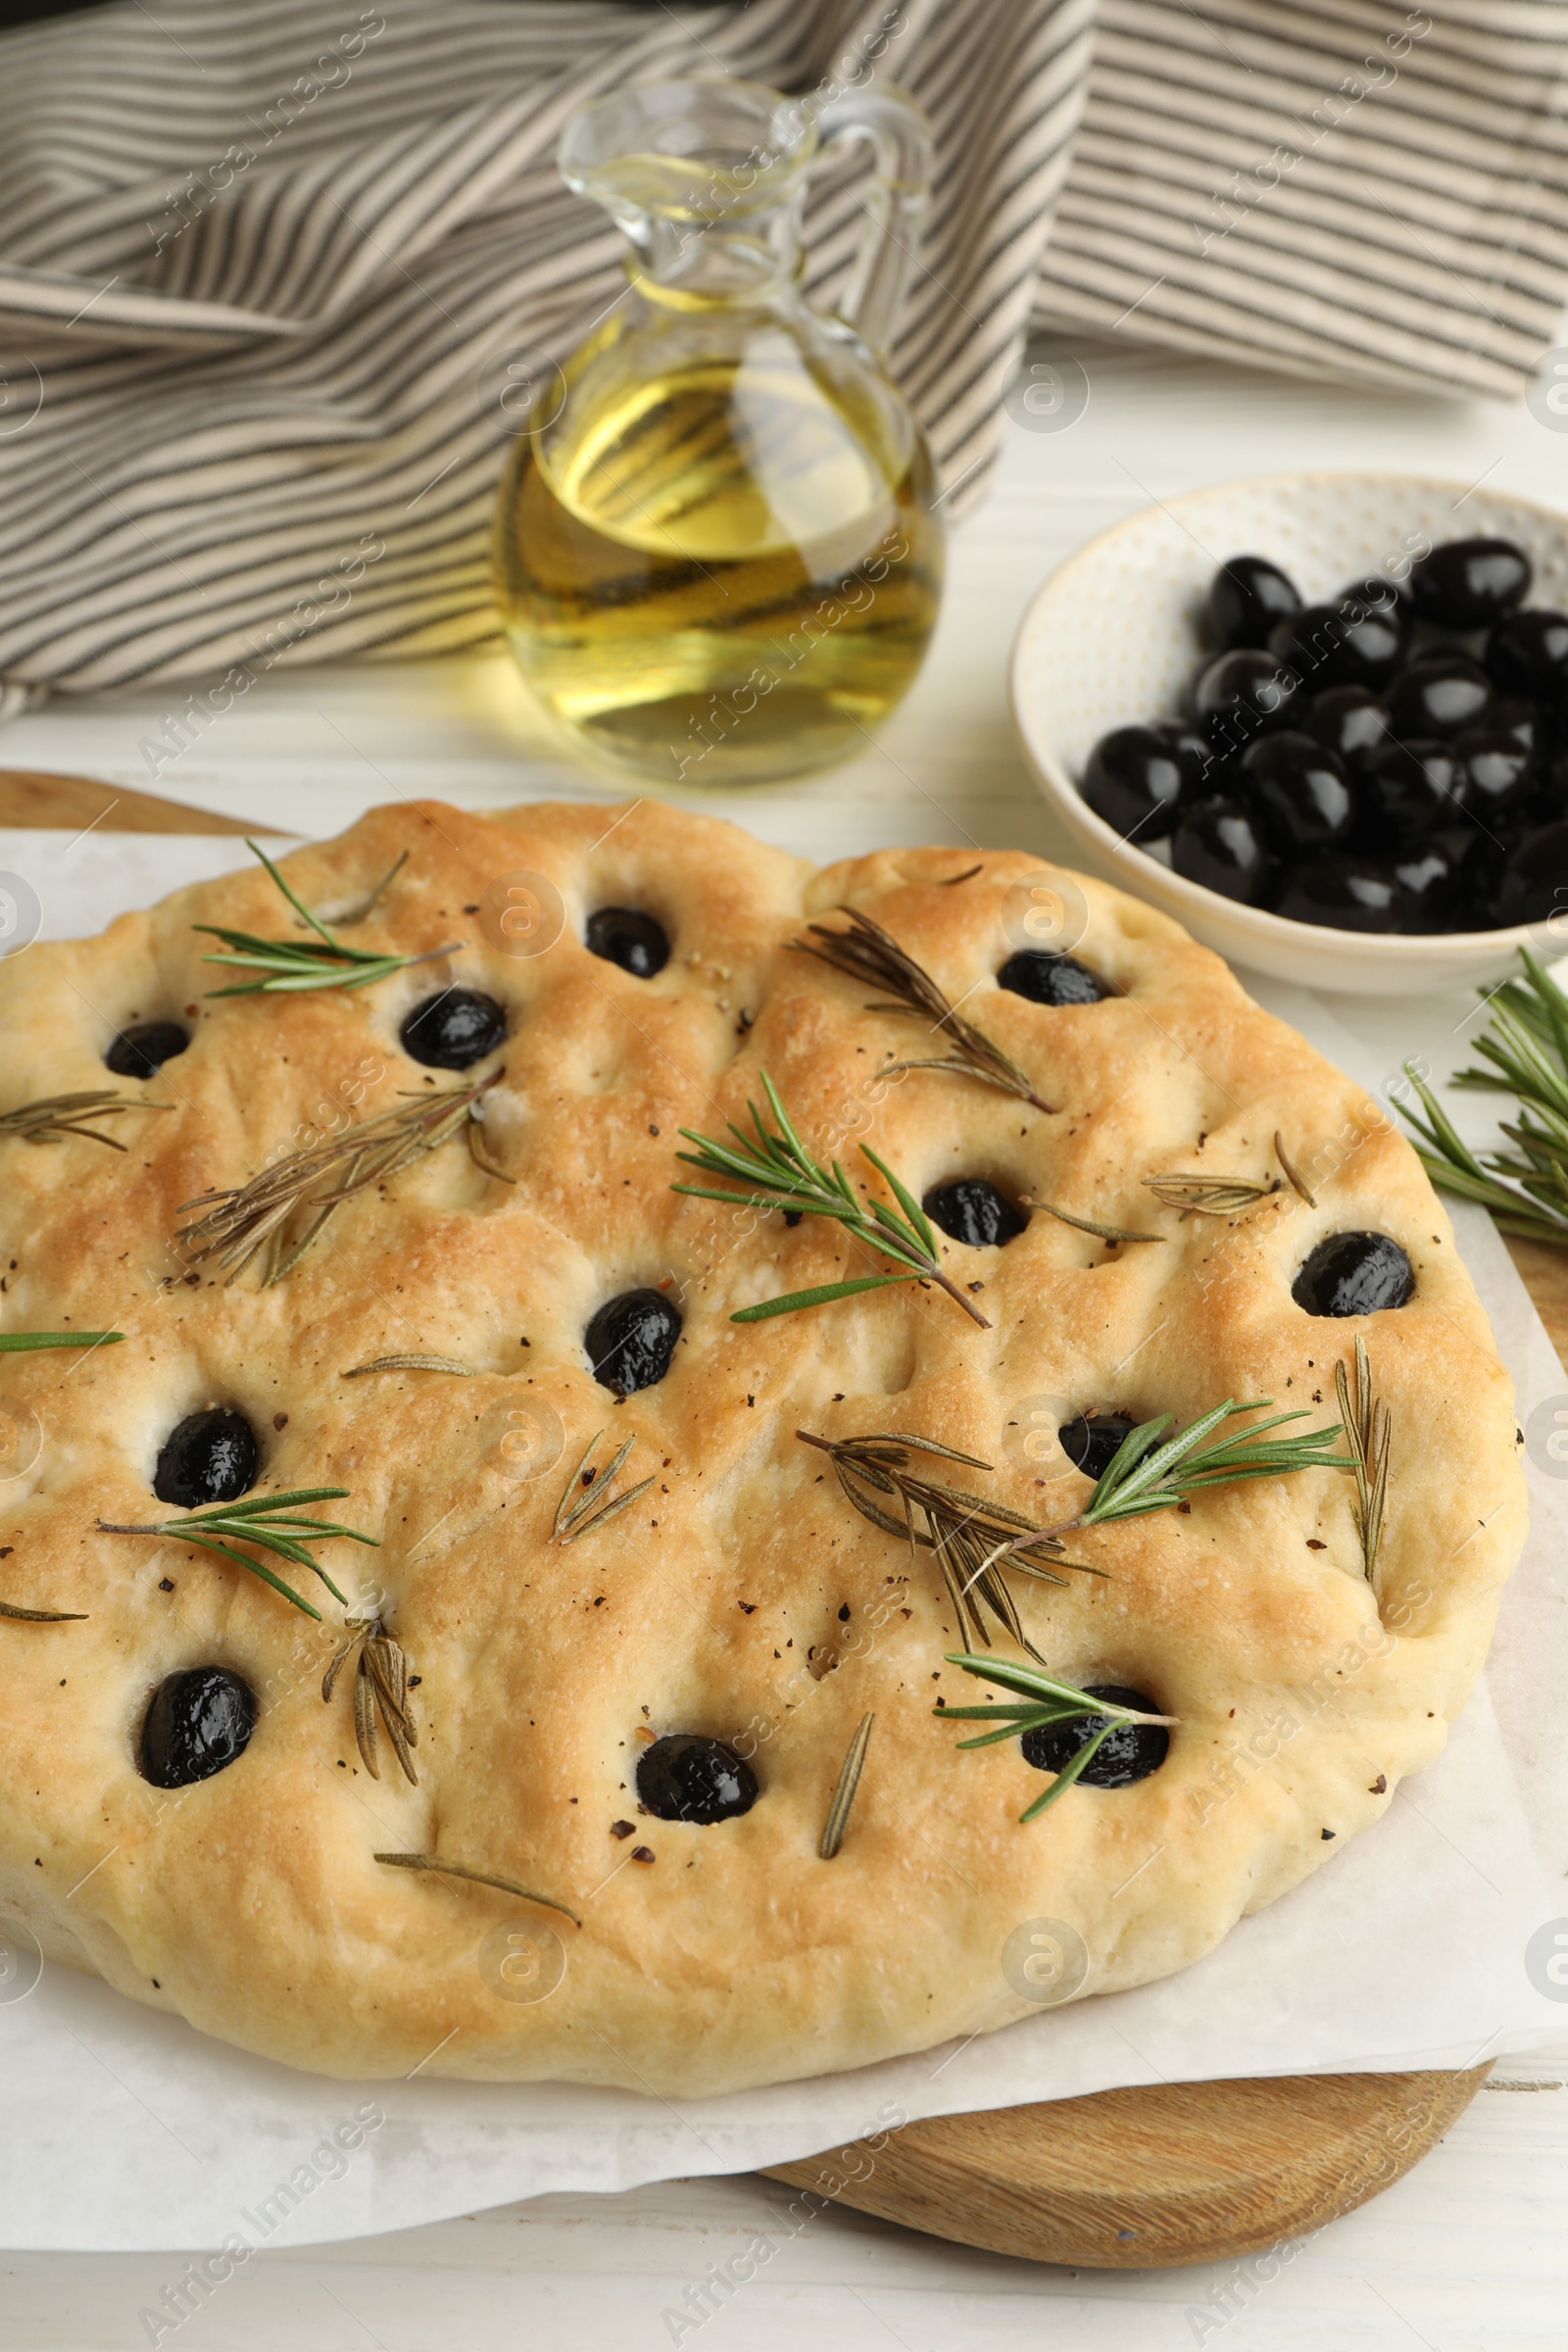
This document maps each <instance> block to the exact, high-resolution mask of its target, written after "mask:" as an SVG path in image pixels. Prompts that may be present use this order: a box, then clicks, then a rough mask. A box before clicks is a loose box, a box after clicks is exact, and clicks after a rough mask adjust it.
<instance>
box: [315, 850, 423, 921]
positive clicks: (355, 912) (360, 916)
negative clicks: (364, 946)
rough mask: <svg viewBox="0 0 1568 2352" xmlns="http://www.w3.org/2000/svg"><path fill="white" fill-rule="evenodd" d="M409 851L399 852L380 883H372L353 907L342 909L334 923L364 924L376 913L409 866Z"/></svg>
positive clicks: (334, 916) (334, 917)
mask: <svg viewBox="0 0 1568 2352" xmlns="http://www.w3.org/2000/svg"><path fill="white" fill-rule="evenodd" d="M408 862H409V853H408V851H407V850H399V852H398V854H397V856H396V857H395V858H393V860H392V863H391V864H390V865H389V866H388V867H387V869H386V872H385V873H384V874H383V875H382V876H381V879H380V881H379V882H374V883H372V884H371V885H370V888H369V889H368V891H367V892H366V894H365V896H364V897H363V898H359V899H356V900H355V901H354V902H353V904H352V905H351V906H348V907H340V908H339V910H338V912H337V913H336V914H334V915H333V917H332V920H333V922H334V923H363V922H364V921H365V919H366V917H367V916H368V915H370V914H373V913H374V911H375V909H376V907H379V905H380V904H381V901H382V900H383V899H384V898H385V897H386V894H387V892H388V891H389V890H390V889H391V887H392V885H393V883H394V882H395V881H396V880H397V878H398V876H399V874H401V873H402V871H403V868H404V867H405V866H406V865H407V864H408Z"/></svg>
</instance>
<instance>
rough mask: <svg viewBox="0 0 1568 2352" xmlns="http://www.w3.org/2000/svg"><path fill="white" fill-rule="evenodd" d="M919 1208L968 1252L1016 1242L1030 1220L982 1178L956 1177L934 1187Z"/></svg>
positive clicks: (1001, 1246) (995, 1248) (997, 1247)
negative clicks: (967, 1249)
mask: <svg viewBox="0 0 1568 2352" xmlns="http://www.w3.org/2000/svg"><path fill="white" fill-rule="evenodd" d="M920 1206H921V1207H922V1208H923V1209H924V1210H925V1213H926V1215H927V1216H928V1217H929V1218H930V1219H931V1222H932V1224H933V1225H940V1226H941V1228H942V1230H943V1232H944V1233H946V1234H951V1236H952V1237H953V1239H954V1241H956V1242H962V1243H964V1244H965V1245H966V1247H967V1248H969V1249H970V1250H999V1249H1001V1248H1003V1247H1004V1246H1005V1244H1006V1243H1008V1242H1010V1241H1014V1240H1016V1238H1017V1236H1018V1235H1019V1234H1020V1233H1022V1231H1023V1229H1024V1227H1025V1226H1026V1225H1027V1224H1028V1222H1029V1219H1028V1218H1027V1216H1026V1215H1025V1214H1024V1212H1023V1210H1022V1209H1021V1208H1018V1207H1016V1206H1015V1205H1014V1204H1013V1202H1012V1201H1009V1200H1008V1199H1007V1196H1006V1194H1005V1193H999V1192H998V1190H997V1188H996V1186H995V1185H994V1184H988V1183H987V1182H986V1180H985V1178H984V1177H983V1176H955V1177H953V1178H952V1179H951V1181H950V1182H949V1183H947V1184H934V1185H933V1186H932V1187H931V1190H930V1191H929V1192H928V1193H927V1194H926V1196H925V1199H924V1200H923V1201H921V1203H920Z"/></svg>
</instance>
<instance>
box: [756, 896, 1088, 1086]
mask: <svg viewBox="0 0 1568 2352" xmlns="http://www.w3.org/2000/svg"><path fill="white" fill-rule="evenodd" d="M955 879H956V880H960V881H961V880H966V879H967V876H964V875H957V876H955ZM838 911H839V913H840V914H843V915H847V916H848V918H849V923H850V928H849V930H848V931H830V930H829V929H828V927H827V925H826V924H825V923H809V924H808V925H807V930H808V932H809V937H808V938H806V939H792V940H791V941H790V946H791V947H792V948H795V949H797V950H798V951H799V952H800V954H801V955H803V956H815V957H816V959H817V961H818V962H819V963H825V964H828V965H830V966H831V967H832V969H833V970H834V971H836V972H843V973H845V974H846V975H847V976H848V977H849V978H850V979H851V980H861V981H864V982H865V983H866V985H867V986H868V987H871V988H880V989H883V990H885V991H886V994H887V996H888V997H889V998H891V999H892V1002H891V1003H884V1002H880V1001H879V1002H876V1003H873V1004H869V1005H866V1007H865V1010H866V1011H867V1012H914V1013H919V1014H921V1015H922V1016H923V1017H924V1018H925V1019H927V1020H929V1022H930V1024H931V1026H932V1028H933V1029H941V1030H943V1031H945V1032H946V1034H947V1036H948V1037H949V1038H950V1039H951V1040H952V1042H953V1047H954V1051H953V1052H952V1053H951V1054H942V1055H940V1056H935V1057H933V1058H931V1059H929V1060H921V1061H914V1060H910V1061H895V1062H890V1063H889V1064H888V1068H887V1070H886V1071H884V1072H883V1073H882V1074H883V1075H884V1076H888V1075H890V1074H891V1073H892V1072H893V1071H895V1070H951V1071H952V1072H953V1073H954V1075H955V1076H956V1077H959V1078H978V1079H979V1080H980V1081H981V1083H982V1084H983V1085H985V1086H995V1087H999V1088H1000V1089H1001V1091H1002V1092H1003V1093H1004V1094H1005V1095H1016V1096H1017V1098H1018V1100H1019V1101H1020V1102H1021V1103H1032V1104H1033V1105H1034V1107H1035V1109H1036V1110H1044V1111H1049V1110H1050V1109H1051V1107H1052V1105H1051V1104H1050V1103H1045V1102H1042V1101H1041V1098H1040V1097H1039V1096H1038V1095H1037V1094H1036V1093H1035V1090H1034V1088H1033V1086H1031V1084H1030V1082H1029V1078H1028V1074H1027V1072H1025V1071H1023V1070H1021V1069H1020V1068H1019V1067H1018V1064H1017V1063H1016V1062H1015V1061H1014V1060H1012V1058H1011V1057H1010V1055H1008V1054H1004V1052H1003V1051H1002V1048H1001V1047H1000V1046H998V1045H994V1044H993V1043H992V1041H991V1039H990V1038H989V1037H987V1035H986V1033H985V1031H984V1030H983V1029H977V1028H976V1027H975V1025H974V1023H973V1022H972V1021H966V1020H964V1019H963V1017H962V1015H961V1014H960V1013H959V1012H958V1011H957V1010H956V1008H955V1006H954V1005H953V1004H952V1003H951V1001H950V1000H949V998H948V996H947V995H946V993H945V992H944V991H943V990H942V989H941V988H939V987H938V986H937V983H936V982H935V980H933V979H932V977H931V975H930V973H929V972H928V971H927V970H926V968H925V966H924V965H923V964H919V963H916V962H915V960H914V957H913V956H911V955H909V954H908V953H907V950H906V949H904V948H901V947H900V945H899V943H898V941H897V940H896V939H894V938H892V937H891V936H890V934H889V933H888V932H886V931H884V930H883V928H882V926H881V924H880V923H878V922H873V920H872V919H871V917H870V915H868V914H862V913H861V911H860V909H859V907H840V908H839V909H838ZM812 940H821V941H823V942H824V943H825V944H824V945H823V946H821V947H813V946H812V945H811V941H812Z"/></svg>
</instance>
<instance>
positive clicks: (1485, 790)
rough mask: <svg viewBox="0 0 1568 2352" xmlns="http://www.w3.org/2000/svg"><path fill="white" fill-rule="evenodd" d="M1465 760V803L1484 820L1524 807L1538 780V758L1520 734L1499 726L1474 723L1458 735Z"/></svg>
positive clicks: (1458, 749)
mask: <svg viewBox="0 0 1568 2352" xmlns="http://www.w3.org/2000/svg"><path fill="white" fill-rule="evenodd" d="M1453 748H1454V750H1455V751H1456V752H1457V753H1458V754H1459V757H1460V758H1461V760H1463V761H1464V772H1465V793H1464V804H1465V807H1466V809H1469V811H1470V812H1471V814H1472V815H1474V816H1477V817H1479V818H1480V819H1481V821H1482V822H1483V824H1489V825H1490V824H1492V823H1494V822H1495V819H1496V818H1498V817H1504V816H1512V815H1514V814H1515V813H1516V812H1517V811H1518V810H1520V809H1523V808H1524V805H1525V803H1526V802H1527V801H1528V800H1529V798H1530V791H1531V787H1532V785H1533V784H1534V782H1535V762H1534V761H1533V760H1532V759H1531V757H1530V754H1529V753H1528V752H1527V751H1526V750H1525V748H1524V746H1523V745H1522V744H1521V743H1520V742H1519V740H1518V738H1517V736H1515V735H1510V734H1506V733H1504V732H1503V731H1502V730H1501V729H1499V728H1497V727H1492V726H1487V727H1474V728H1472V729H1470V730H1469V731H1468V732H1467V733H1466V734H1463V735H1460V736H1459V737H1457V738H1456V740H1455V742H1454V746H1453Z"/></svg>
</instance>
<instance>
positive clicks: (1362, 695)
mask: <svg viewBox="0 0 1568 2352" xmlns="http://www.w3.org/2000/svg"><path fill="white" fill-rule="evenodd" d="M1298 724H1299V726H1300V727H1301V728H1302V729H1303V731H1304V732H1305V733H1306V734H1308V735H1312V736H1315V737H1316V739H1317V741H1318V742H1319V743H1320V744H1322V745H1323V747H1324V749H1325V750H1326V751H1330V752H1332V753H1333V754H1334V755H1335V758H1336V759H1338V760H1343V761H1344V763H1345V765H1346V766H1347V767H1348V768H1349V769H1350V770H1351V772H1352V773H1353V772H1354V771H1355V769H1357V768H1358V767H1361V766H1363V765H1364V764H1365V762H1366V761H1367V760H1370V758H1371V757H1372V754H1373V753H1374V752H1376V751H1379V750H1381V748H1382V746H1383V745H1384V744H1386V743H1387V742H1388V740H1389V714H1388V712H1387V711H1385V710H1384V708H1383V705H1382V704H1381V703H1380V702H1379V701H1378V699H1377V697H1376V696H1375V695H1374V694H1373V693H1372V692H1371V690H1370V689H1369V688H1368V687H1365V686H1331V687H1330V688H1329V689H1328V691H1327V693H1325V694H1320V695H1316V696H1314V698H1313V701H1312V707H1311V709H1310V710H1309V711H1307V714H1306V716H1305V717H1304V718H1303V719H1300V720H1299V721H1298Z"/></svg>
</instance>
